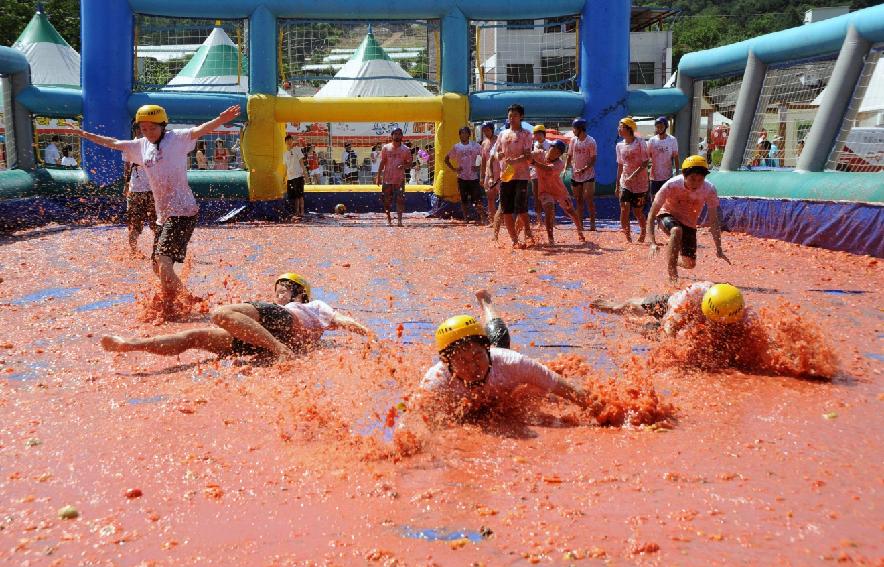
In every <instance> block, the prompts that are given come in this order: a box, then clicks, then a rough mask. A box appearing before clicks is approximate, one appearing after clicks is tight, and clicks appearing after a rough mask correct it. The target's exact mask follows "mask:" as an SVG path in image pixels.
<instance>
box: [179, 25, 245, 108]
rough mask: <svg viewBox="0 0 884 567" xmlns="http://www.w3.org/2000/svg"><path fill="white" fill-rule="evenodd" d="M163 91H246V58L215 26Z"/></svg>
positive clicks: (221, 30)
mask: <svg viewBox="0 0 884 567" xmlns="http://www.w3.org/2000/svg"><path fill="white" fill-rule="evenodd" d="M163 90H172V91H177V90H182V91H199V92H206V91H215V92H226V93H231V92H240V93H245V92H248V90H249V70H248V65H247V61H246V60H245V58H244V57H243V56H242V53H240V50H239V47H238V46H237V45H236V44H235V43H233V41H231V40H230V36H228V35H227V33H226V32H225V31H224V29H223V28H221V27H220V26H216V27H215V29H213V30H212V33H210V34H209V37H207V38H206V40H205V41H204V42H203V44H202V45H201V46H200V48H199V49H197V50H196V53H194V54H193V57H192V58H191V59H190V61H188V62H187V65H185V66H184V68H183V69H181V71H180V72H179V73H178V74H177V75H176V76H175V78H174V79H172V80H171V81H169V84H168V85H166V86H165V87H163Z"/></svg>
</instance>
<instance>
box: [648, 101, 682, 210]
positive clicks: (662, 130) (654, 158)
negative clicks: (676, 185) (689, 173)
mask: <svg viewBox="0 0 884 567" xmlns="http://www.w3.org/2000/svg"><path fill="white" fill-rule="evenodd" d="M668 128H669V120H667V119H666V117H665V116H660V117H658V118H657V119H656V120H654V131H655V135H654V136H651V139H650V140H648V153H649V154H651V185H650V191H651V193H650V195H649V199H650V201H653V200H654V195H656V194H657V191H659V190H660V188H661V187H663V184H664V183H666V182H667V181H669V180H670V179H671V178H672V175H673V174H672V172H673V170H674V171H675V175H678V140H676V139H675V136H670V135H669V134H667V133H666V130H667V129H668Z"/></svg>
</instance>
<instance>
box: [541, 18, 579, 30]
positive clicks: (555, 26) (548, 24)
mask: <svg viewBox="0 0 884 567" xmlns="http://www.w3.org/2000/svg"><path fill="white" fill-rule="evenodd" d="M576 31H577V18H575V17H574V16H562V17H560V18H547V19H546V20H544V22H543V33H562V32H565V33H574V32H576Z"/></svg>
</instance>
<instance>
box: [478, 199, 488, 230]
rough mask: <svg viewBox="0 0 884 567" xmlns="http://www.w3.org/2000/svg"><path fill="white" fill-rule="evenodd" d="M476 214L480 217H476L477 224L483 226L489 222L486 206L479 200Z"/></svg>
mask: <svg viewBox="0 0 884 567" xmlns="http://www.w3.org/2000/svg"><path fill="white" fill-rule="evenodd" d="M475 206H476V215H477V216H478V218H477V219H476V224H477V225H479V226H482V225H484V224H488V215H487V214H486V213H485V206H484V205H483V204H482V203H481V202H479V203H476V205H475Z"/></svg>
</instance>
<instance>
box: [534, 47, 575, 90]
mask: <svg viewBox="0 0 884 567" xmlns="http://www.w3.org/2000/svg"><path fill="white" fill-rule="evenodd" d="M576 76H577V58H576V57H574V56H573V55H566V56H564V57H543V58H541V60H540V82H541V83H544V84H548V83H554V85H551V88H556V89H558V88H561V89H563V90H572V91H573V90H577V82H576V81H575V77H576ZM561 81H566V82H565V83H563V84H557V83H560V82H561Z"/></svg>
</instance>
